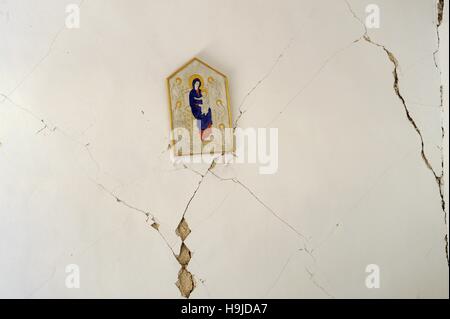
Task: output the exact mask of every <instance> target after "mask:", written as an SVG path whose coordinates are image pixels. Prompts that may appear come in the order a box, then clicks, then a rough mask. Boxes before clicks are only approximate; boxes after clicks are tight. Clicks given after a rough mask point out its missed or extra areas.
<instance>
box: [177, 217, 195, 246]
mask: <svg viewBox="0 0 450 319" xmlns="http://www.w3.org/2000/svg"><path fill="white" fill-rule="evenodd" d="M175 233H176V234H177V235H178V236H180V238H181V240H182V241H184V240H185V239H186V238H187V236H189V234H190V233H191V229H190V228H189V225H188V224H187V222H186V219H184V217H183V219H181V221H180V223H179V224H178V227H177V229H176V231H175Z"/></svg>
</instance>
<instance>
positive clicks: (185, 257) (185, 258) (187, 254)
mask: <svg viewBox="0 0 450 319" xmlns="http://www.w3.org/2000/svg"><path fill="white" fill-rule="evenodd" d="M177 260H178V262H179V263H180V265H181V266H187V265H188V264H189V261H190V260H191V251H190V250H189V248H188V247H187V246H186V245H185V244H184V243H181V247H180V254H179V255H178V256H177Z"/></svg>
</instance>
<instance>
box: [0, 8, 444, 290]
mask: <svg viewBox="0 0 450 319" xmlns="http://www.w3.org/2000/svg"><path fill="white" fill-rule="evenodd" d="M70 3H72V1H65V0H62V1H60V0H46V1H39V2H37V1H12V0H2V1H0V14H1V15H0V40H1V41H0V93H1V96H0V143H1V144H0V297H7V298H10V297H20V298H52V297H58V298H81V297H88V298H93V297H100V298H107V297H125V298H129V297H138V298H179V297H180V292H179V290H178V288H177V287H176V285H175V282H176V280H177V274H178V271H179V269H180V265H179V264H178V262H177V260H176V259H175V258H174V256H173V254H172V251H174V252H175V253H178V250H179V247H180V243H181V241H180V238H179V237H178V236H177V235H176V234H175V229H176V227H177V225H178V223H179V222H180V220H181V218H182V216H183V213H184V212H185V218H186V221H187V222H188V224H189V226H190V229H191V230H192V232H191V234H190V235H189V237H188V238H187V239H186V245H187V246H188V247H189V249H190V250H191V251H192V253H193V255H192V259H191V261H190V263H189V266H188V269H189V271H190V272H192V274H193V275H194V277H195V280H196V288H195V289H194V291H193V292H192V294H191V298H219V297H225V298H231V297H250V298H264V297H268V298H282V297H286V298H314V297H318V298H351V297H358V298H381V297H386V298H394V297H401V298H429V297H438V298H448V289H449V284H448V283H449V276H448V274H449V273H448V270H449V268H448V256H446V251H445V246H446V242H445V236H446V234H447V233H448V223H445V220H446V219H447V221H448V215H446V212H444V210H443V209H442V206H441V202H442V199H441V196H440V192H439V189H440V188H439V185H438V183H437V179H436V178H435V177H439V176H440V175H441V174H442V167H441V164H442V161H443V159H444V156H443V154H447V152H444V153H443V152H442V147H443V141H442V136H441V135H442V125H443V126H445V127H446V130H445V132H448V72H447V69H448V58H443V59H442V57H448V2H446V6H445V18H444V21H443V23H442V25H441V28H440V32H442V34H441V42H440V48H439V52H438V54H439V55H438V56H437V57H438V58H437V60H438V61H440V64H439V63H438V65H437V66H438V67H439V66H440V68H437V67H436V65H435V61H434V59H433V52H435V51H436V50H438V41H437V28H436V21H437V18H436V17H437V14H436V2H435V1H434V0H429V1H406V0H402V1H387V0H386V1H381V0H377V1H376V2H374V1H356V0H355V1H350V0H349V2H348V3H346V2H345V1H331V0H330V1H299V0H291V1H287V0H283V1H256V0H255V1H250V0H248V1H237V0H230V1H206V0H205V1H198V0H196V1H181V0H180V1H150V0H149V1H144V0H136V1H125V0H108V1H107V0H85V1H82V3H81V7H80V18H81V20H80V22H81V24H80V28H78V29H68V28H66V26H65V19H66V16H67V13H66V12H65V9H66V6H67V4H70ZM369 3H376V4H377V5H379V7H380V9H381V20H380V21H381V24H380V28H379V29H368V30H367V35H368V36H369V37H370V41H368V38H366V39H364V38H362V37H363V35H364V33H365V28H364V26H363V25H362V23H361V21H360V19H361V20H364V18H365V15H366V13H365V7H366V5H367V4H369ZM387 52H390V53H392V55H393V56H395V59H396V61H397V62H398V64H397V75H398V77H399V82H398V84H399V90H400V91H399V95H400V96H399V95H398V94H396V92H395V90H394V87H393V84H394V76H393V73H392V72H393V69H394V64H393V62H392V61H391V60H390V59H389V56H388V54H387ZM442 52H444V54H442ZM445 52H446V53H445ZM193 56H198V57H199V58H201V59H202V60H204V61H206V62H208V63H209V64H211V65H213V66H215V67H217V68H218V69H219V70H221V71H223V72H224V73H226V74H227V75H228V77H229V80H230V93H231V104H232V113H233V117H234V120H238V121H237V124H238V126H239V127H242V128H248V127H274V128H278V130H279V165H278V171H277V172H276V174H271V175H261V174H259V172H258V165H256V164H228V165H222V164H217V165H216V166H215V167H214V168H212V169H208V168H209V167H210V165H209V163H206V164H191V165H189V166H188V167H187V168H184V167H183V166H182V165H174V164H173V163H172V162H171V161H170V156H169V151H168V150H167V145H168V143H169V115H168V105H167V104H168V101H167V93H166V88H165V78H166V76H168V75H169V74H170V73H171V72H172V71H174V70H175V69H177V68H178V67H179V66H180V65H182V64H183V63H184V62H186V61H187V60H189V59H190V58H192V57H193ZM439 56H440V57H441V59H439ZM439 69H440V70H441V71H442V76H441V74H440V72H439ZM441 78H442V80H443V83H444V84H445V86H444V103H442V105H441V98H440V90H439V86H440V83H441ZM400 97H402V98H403V99H404V101H405V104H404V105H403V103H402V101H401V98H400ZM443 109H445V110H446V114H445V115H444V116H443V113H442V111H443ZM406 110H407V111H408V112H409V114H410V116H411V119H412V121H411V120H409V119H408V118H407V113H406ZM241 111H242V115H241V116H239V115H240V112H241ZM442 123H443V124H442ZM414 125H416V126H417V129H418V131H416V130H415V128H414ZM419 133H420V134H419ZM420 137H422V139H423V143H424V146H423V150H424V154H425V157H426V161H428V163H429V165H430V167H427V163H426V161H425V160H424V159H423V158H422V156H421V150H422V147H421V139H420ZM444 146H445V147H446V148H447V150H448V140H447V142H446V143H445V145H444ZM445 162H446V163H447V164H446V167H447V168H448V157H445ZM446 174H447V175H446V176H447V177H448V169H447V170H446ZM447 181H448V178H447V179H446V181H445V183H444V185H443V186H441V189H442V190H446V191H445V195H444V200H445V201H446V204H447V207H446V209H445V210H446V211H448V182H447ZM147 212H149V213H150V214H151V215H152V216H154V217H155V220H157V222H158V224H159V225H160V227H159V231H157V230H156V229H154V228H152V227H151V226H150V225H151V223H152V220H147V218H146V216H145V213H147ZM68 264H76V265H78V266H79V269H80V288H78V289H68V288H67V287H66V285H65V280H66V276H67V274H66V272H65V269H66V266H67V265H68ZM368 264H377V265H378V266H379V267H380V284H381V285H380V288H378V289H368V288H367V287H366V285H365V279H366V276H367V273H366V272H365V269H366V266H367V265H368Z"/></svg>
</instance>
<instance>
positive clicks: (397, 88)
mask: <svg viewBox="0 0 450 319" xmlns="http://www.w3.org/2000/svg"><path fill="white" fill-rule="evenodd" d="M344 1H345V2H346V4H347V7H348V9H349V11H350V13H351V14H352V15H353V17H354V18H355V19H356V20H357V21H359V23H360V24H361V25H362V27H363V29H364V33H363V35H362V36H361V37H360V38H358V39H357V40H356V41H355V43H356V42H359V41H361V40H364V41H366V42H367V43H369V44H371V45H374V46H376V47H377V48H380V49H382V50H383V51H384V52H385V53H386V55H387V57H388V59H389V61H390V62H391V63H392V65H393V70H392V75H393V78H394V82H393V89H394V92H395V95H396V96H397V97H398V99H399V100H400V102H401V103H402V105H403V109H404V111H405V115H406V118H407V119H408V121H409V122H410V124H411V126H412V127H413V128H414V130H415V131H416V133H417V135H418V136H419V140H420V147H421V150H420V154H421V157H422V160H423V162H424V163H425V165H426V167H427V168H428V170H429V171H431V173H432V174H433V177H434V179H435V181H436V184H437V186H438V190H439V196H440V200H441V208H442V211H443V213H444V224H445V225H447V210H446V203H445V198H444V189H443V183H444V157H443V152H442V148H441V174H438V173H437V172H436V171H435V169H434V168H433V166H432V165H431V162H430V160H429V158H428V156H427V155H426V153H425V142H424V138H423V135H422V132H421V131H420V129H419V127H418V125H417V123H416V121H415V120H414V118H413V117H412V116H411V113H410V111H409V108H408V105H407V103H406V100H405V98H404V97H403V95H402V92H401V90H400V84H399V76H398V68H399V62H398V60H397V58H396V57H395V55H394V54H393V53H392V51H390V50H389V49H387V48H386V46H384V45H382V44H380V43H377V42H375V41H373V40H372V39H371V38H370V36H369V34H368V29H367V27H366V25H365V24H364V22H363V21H362V20H361V18H360V17H358V15H357V14H356V13H355V11H354V10H353V8H352V7H351V5H350V3H349V2H348V0H344ZM437 8H438V10H437V11H438V19H437V23H436V27H437V28H439V26H440V24H441V21H442V15H443V11H442V10H443V0H438V2H437ZM437 32H438V34H439V31H437ZM438 44H439V36H438ZM436 53H437V52H436ZM433 55H434V54H433ZM435 63H436V60H435ZM436 67H437V68H438V71H439V72H440V69H439V67H438V66H437V64H436ZM439 90H440V94H441V107H443V104H442V95H443V94H442V91H443V88H442V85H440V88H439ZM441 130H442V137H444V132H443V126H442V123H441ZM444 243H445V255H446V258H447V264H448V263H449V256H448V235H447V234H445V236H444Z"/></svg>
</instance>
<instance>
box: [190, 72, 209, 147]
mask: <svg viewBox="0 0 450 319" xmlns="http://www.w3.org/2000/svg"><path fill="white" fill-rule="evenodd" d="M201 85H202V82H201V81H200V79H199V78H195V79H194V80H193V81H192V90H191V91H190V92H189V106H190V107H191V111H192V115H193V116H194V118H195V119H197V125H198V129H199V131H200V138H201V140H202V141H204V140H205V139H207V138H208V136H209V135H210V134H211V126H212V116H211V108H210V107H209V106H207V105H206V103H204V96H203V93H202V90H201V88H200V87H201Z"/></svg>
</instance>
